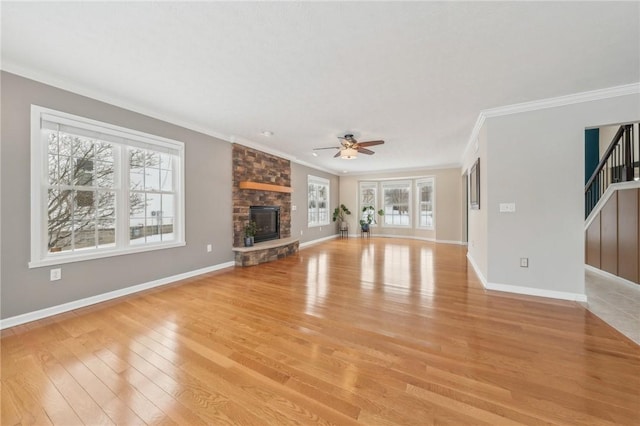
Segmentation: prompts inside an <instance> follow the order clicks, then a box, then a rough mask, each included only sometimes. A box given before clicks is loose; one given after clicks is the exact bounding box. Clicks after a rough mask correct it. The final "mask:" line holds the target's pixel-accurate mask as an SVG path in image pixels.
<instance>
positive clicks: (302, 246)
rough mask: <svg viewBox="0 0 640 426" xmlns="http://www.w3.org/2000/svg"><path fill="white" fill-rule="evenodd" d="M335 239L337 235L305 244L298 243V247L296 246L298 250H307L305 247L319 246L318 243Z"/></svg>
mask: <svg viewBox="0 0 640 426" xmlns="http://www.w3.org/2000/svg"><path fill="white" fill-rule="evenodd" d="M335 238H338V235H329V236H328V237H323V238H318V239H317V240H311V241H307V242H305V243H300V245H298V248H299V249H303V248H307V247H309V246H312V245H314V244H319V243H322V242H324V241H329V240H333V239H335Z"/></svg>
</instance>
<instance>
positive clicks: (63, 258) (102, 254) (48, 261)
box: [29, 241, 187, 268]
mask: <svg viewBox="0 0 640 426" xmlns="http://www.w3.org/2000/svg"><path fill="white" fill-rule="evenodd" d="M186 244H187V243H186V242H184V241H177V242H173V243H167V244H155V245H146V246H143V247H131V248H126V249H104V250H100V251H95V252H92V253H86V254H80V255H78V254H59V255H49V256H48V257H46V258H44V259H40V260H34V261H31V262H29V268H40V267H43V266H53V265H62V264H65V263H75V262H83V261H85V260H93V259H103V258H106V257H113V256H122V255H126V254H134V253H144V252H147V251H154V250H163V249H170V248H176V247H183V246H185V245H186Z"/></svg>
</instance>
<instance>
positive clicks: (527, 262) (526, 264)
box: [520, 257, 529, 268]
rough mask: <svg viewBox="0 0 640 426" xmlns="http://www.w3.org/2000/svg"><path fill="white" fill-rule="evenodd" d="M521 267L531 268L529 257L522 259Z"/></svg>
mask: <svg viewBox="0 0 640 426" xmlns="http://www.w3.org/2000/svg"><path fill="white" fill-rule="evenodd" d="M520 267H521V268H528V267H529V258H528V257H521V258H520Z"/></svg>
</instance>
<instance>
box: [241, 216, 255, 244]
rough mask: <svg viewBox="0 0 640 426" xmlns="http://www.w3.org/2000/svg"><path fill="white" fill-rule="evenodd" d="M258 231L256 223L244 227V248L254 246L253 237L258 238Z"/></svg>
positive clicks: (248, 223) (250, 222)
mask: <svg viewBox="0 0 640 426" xmlns="http://www.w3.org/2000/svg"><path fill="white" fill-rule="evenodd" d="M257 230H258V226H257V225H256V223H255V222H254V221H249V222H247V224H246V225H245V226H244V246H245V247H252V246H253V237H255V236H256V231H257Z"/></svg>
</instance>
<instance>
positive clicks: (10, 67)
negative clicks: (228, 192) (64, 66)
mask: <svg viewBox="0 0 640 426" xmlns="http://www.w3.org/2000/svg"><path fill="white" fill-rule="evenodd" d="M1 70H2V71H5V72H8V73H12V74H16V75H18V76H21V77H24V78H28V79H30V80H34V81H37V82H38V83H42V84H46V85H47V86H51V87H55V88H57V89H60V90H65V91H67V92H71V93H73V94H75V95H80V96H85V97H88V98H91V99H94V100H96V101H99V102H104V103H107V104H109V105H113V106H115V107H118V108H123V109H126V110H128V111H131V112H135V113H137V114H142V115H145V116H147V117H151V118H153V119H156V120H161V121H164V122H166V123H170V124H173V125H176V126H180V127H184V128H185V129H188V130H191V131H194V132H198V133H202V134H205V135H207V136H211V137H214V138H216V139H220V140H221V141H224V142H228V143H239V144H241V145H245V146H248V147H249V148H253V149H257V150H259V151H262V152H265V153H267V154H271V155H275V156H278V157H281V158H284V159H286V160H289V161H293V162H294V163H298V164H301V165H303V166H306V167H311V168H313V169H316V170H320V171H323V172H326V173H330V174H332V175H336V176H339V175H340V173H339V172H338V171H336V170H329V169H325V168H322V167H318V166H316V165H313V164H310V163H307V162H306V161H303V160H300V159H298V158H296V157H294V156H292V155H289V154H287V153H285V152H282V151H278V150H276V149H273V148H269V147H267V146H264V145H262V144H260V143H258V142H254V141H252V140H249V139H245V138H241V137H238V136H234V135H226V134H223V133H220V132H217V131H215V130H213V129H210V128H208V127H203V126H201V125H199V124H195V123H193V122H191V121H187V120H176V119H175V118H173V117H169V116H167V115H165V114H161V113H159V112H157V111H155V110H152V109H147V108H141V107H139V106H137V105H135V104H133V103H130V102H125V101H122V99H118V98H115V97H112V96H108V95H106V94H104V93H102V92H98V91H94V90H90V89H86V88H84V87H82V86H79V85H77V84H74V83H72V82H69V81H66V80H62V79H58V78H55V77H52V76H50V75H47V74H45V73H39V72H34V71H32V70H29V69H26V68H23V67H20V66H17V65H15V64H12V63H10V62H9V63H7V62H6V61H4V62H3V63H2V64H1Z"/></svg>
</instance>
